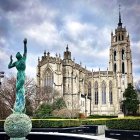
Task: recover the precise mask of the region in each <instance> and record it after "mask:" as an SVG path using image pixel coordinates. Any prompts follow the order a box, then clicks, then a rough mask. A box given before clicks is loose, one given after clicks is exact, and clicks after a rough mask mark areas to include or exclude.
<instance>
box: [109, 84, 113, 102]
mask: <svg viewBox="0 0 140 140" xmlns="http://www.w3.org/2000/svg"><path fill="white" fill-rule="evenodd" d="M109 102H110V104H113V94H112V81H110V82H109Z"/></svg>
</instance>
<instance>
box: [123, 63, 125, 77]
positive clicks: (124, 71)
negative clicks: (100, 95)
mask: <svg viewBox="0 0 140 140" xmlns="http://www.w3.org/2000/svg"><path fill="white" fill-rule="evenodd" d="M122 73H123V74H124V73H125V68H124V62H122Z"/></svg>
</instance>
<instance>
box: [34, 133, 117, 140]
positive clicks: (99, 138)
mask: <svg viewBox="0 0 140 140" xmlns="http://www.w3.org/2000/svg"><path fill="white" fill-rule="evenodd" d="M35 133H36V132H31V134H35ZM37 133H38V134H42V135H43V134H47V135H57V136H71V137H81V138H89V139H91V140H116V139H111V138H106V137H105V135H99V136H94V135H85V134H72V133H57V132H49V133H44V132H37Z"/></svg>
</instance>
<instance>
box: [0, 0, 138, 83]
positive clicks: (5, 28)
mask: <svg viewBox="0 0 140 140" xmlns="http://www.w3.org/2000/svg"><path fill="white" fill-rule="evenodd" d="M119 4H121V13H122V22H123V26H126V28H127V31H128V32H129V34H130V39H131V49H132V57H133V75H134V80H137V79H140V0H24V1H21V0H0V71H5V75H8V74H9V73H11V72H13V73H15V72H16V69H15V68H14V69H13V70H12V69H11V70H8V68H7V65H8V63H9V56H10V55H11V54H12V55H13V58H14V61H15V60H16V58H15V55H16V52H17V51H20V52H21V53H22V52H23V39H24V38H25V37H26V38H27V39H28V43H27V45H28V59H27V69H26V73H27V75H29V76H31V77H34V78H35V76H36V66H37V59H38V57H41V56H42V55H43V52H44V50H46V51H47V52H48V51H49V52H50V53H51V55H52V56H55V54H56V53H57V54H59V53H60V54H61V57H63V52H64V50H65V48H66V45H67V44H68V45H69V49H70V51H71V52H72V58H75V61H76V63H80V62H82V65H83V67H85V65H86V67H87V68H88V69H89V70H91V69H93V70H95V71H96V70H98V69H99V68H100V69H101V70H106V69H107V67H108V59H109V48H110V34H111V31H114V29H115V28H116V27H117V23H118V5H119Z"/></svg>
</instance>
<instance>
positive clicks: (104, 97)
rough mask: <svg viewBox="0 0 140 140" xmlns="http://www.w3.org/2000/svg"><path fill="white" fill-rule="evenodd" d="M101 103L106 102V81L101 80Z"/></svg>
mask: <svg viewBox="0 0 140 140" xmlns="http://www.w3.org/2000/svg"><path fill="white" fill-rule="evenodd" d="M102 104H106V83H105V81H103V82H102Z"/></svg>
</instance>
